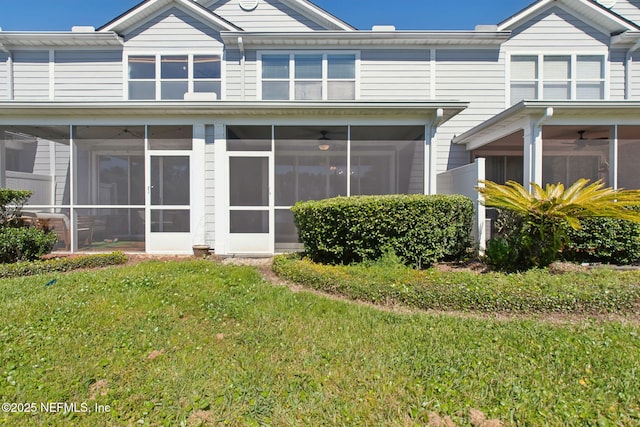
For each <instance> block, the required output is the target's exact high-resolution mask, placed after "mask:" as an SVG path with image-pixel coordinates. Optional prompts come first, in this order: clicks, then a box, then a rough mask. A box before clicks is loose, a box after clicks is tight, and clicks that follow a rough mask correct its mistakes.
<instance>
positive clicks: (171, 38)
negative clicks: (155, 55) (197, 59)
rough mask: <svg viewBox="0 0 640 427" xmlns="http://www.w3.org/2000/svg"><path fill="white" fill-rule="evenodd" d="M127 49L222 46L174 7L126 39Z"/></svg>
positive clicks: (217, 37) (211, 33)
mask: <svg viewBox="0 0 640 427" xmlns="http://www.w3.org/2000/svg"><path fill="white" fill-rule="evenodd" d="M125 42H126V47H127V48H141V49H143V48H146V49H149V50H156V51H157V50H159V49H163V48H181V49H184V50H185V51H187V50H189V49H193V48H209V49H215V48H219V47H221V46H222V40H221V39H220V34H219V32H218V31H216V30H215V29H213V28H211V27H210V26H208V25H207V24H205V23H203V22H201V21H199V20H198V19H196V18H194V17H193V16H191V15H189V14H188V13H186V12H184V11H182V10H180V9H178V8H176V7H173V8H171V9H169V10H167V11H165V12H162V13H160V14H158V15H156V16H155V17H154V18H152V19H150V20H149V21H147V22H146V23H145V24H144V25H142V26H140V27H138V28H137V29H136V30H133V31H131V32H130V33H128V34H126V35H125Z"/></svg>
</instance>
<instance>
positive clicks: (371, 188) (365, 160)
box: [350, 126, 425, 195]
mask: <svg viewBox="0 0 640 427" xmlns="http://www.w3.org/2000/svg"><path fill="white" fill-rule="evenodd" d="M424 145H425V141H424V127H423V126H366V127H365V126H353V127H351V171H350V178H351V195H381V194H422V193H424V174H425V164H424Z"/></svg>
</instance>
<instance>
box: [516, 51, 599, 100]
mask: <svg viewBox="0 0 640 427" xmlns="http://www.w3.org/2000/svg"><path fill="white" fill-rule="evenodd" d="M510 71H511V82H510V90H511V104H515V103H517V102H519V101H521V100H523V99H532V100H533V99H546V100H600V99H604V98H605V57H604V55H513V56H511V70H510Z"/></svg>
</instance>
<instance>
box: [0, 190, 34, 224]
mask: <svg viewBox="0 0 640 427" xmlns="http://www.w3.org/2000/svg"><path fill="white" fill-rule="evenodd" d="M29 197H31V191H26V190H10V189H8V188H0V228H3V227H15V226H18V225H19V223H18V218H19V217H20V211H21V210H22V206H24V204H25V203H27V200H29Z"/></svg>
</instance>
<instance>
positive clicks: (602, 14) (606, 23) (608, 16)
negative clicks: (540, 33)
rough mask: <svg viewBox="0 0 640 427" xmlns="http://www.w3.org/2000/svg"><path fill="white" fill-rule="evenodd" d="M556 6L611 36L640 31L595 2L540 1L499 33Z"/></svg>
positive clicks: (506, 23)
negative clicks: (570, 10) (575, 13)
mask: <svg viewBox="0 0 640 427" xmlns="http://www.w3.org/2000/svg"><path fill="white" fill-rule="evenodd" d="M554 5H564V6H566V7H568V8H570V9H572V10H575V11H576V12H579V13H580V14H581V15H582V16H584V17H585V18H586V19H588V20H589V21H591V22H593V23H594V24H596V25H597V26H598V27H599V28H602V29H605V30H606V31H608V32H609V34H617V33H622V32H624V31H635V30H639V29H640V27H639V26H638V25H637V24H635V23H634V22H632V21H630V20H628V19H626V18H624V17H623V16H621V15H618V14H617V13H615V12H613V11H612V10H610V9H607V8H606V7H604V6H603V5H601V4H600V3H598V2H597V1H595V0H538V1H536V2H535V3H532V4H531V5H529V6H527V7H526V8H524V9H522V10H521V11H520V12H518V13H516V14H515V15H513V16H510V17H509V18H507V19H505V20H504V21H502V22H501V23H499V24H498V31H507V30H513V29H515V28H517V27H518V26H519V25H521V24H522V23H524V22H526V21H528V20H530V19H532V18H533V17H535V16H536V15H537V14H539V13H541V12H543V11H545V10H546V9H548V8H549V7H551V6H554Z"/></svg>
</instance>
